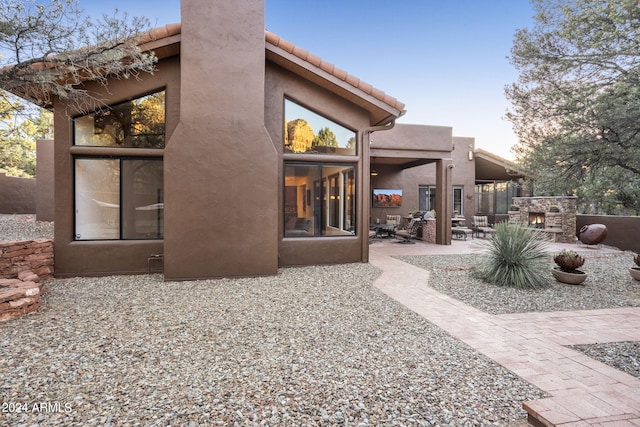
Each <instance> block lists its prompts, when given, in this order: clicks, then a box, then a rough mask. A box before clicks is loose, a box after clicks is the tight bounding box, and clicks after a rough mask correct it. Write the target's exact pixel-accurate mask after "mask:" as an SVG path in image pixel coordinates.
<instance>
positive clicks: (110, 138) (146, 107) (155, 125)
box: [73, 91, 165, 148]
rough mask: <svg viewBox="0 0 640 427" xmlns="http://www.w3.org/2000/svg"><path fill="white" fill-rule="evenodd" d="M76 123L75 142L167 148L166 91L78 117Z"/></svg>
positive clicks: (77, 143)
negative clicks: (165, 144) (165, 143)
mask: <svg viewBox="0 0 640 427" xmlns="http://www.w3.org/2000/svg"><path fill="white" fill-rule="evenodd" d="M73 123H74V144H75V145H84V146H93V147H129V148H164V139H165V92H164V91H162V92H157V93H153V94H151V95H146V96H143V97H141V98H137V99H134V100H132V101H127V102H123V103H122V104H117V105H114V106H112V107H110V108H105V109H104V110H101V111H96V112H94V113H92V114H88V115H86V116H81V117H77V118H75V119H74V121H73Z"/></svg>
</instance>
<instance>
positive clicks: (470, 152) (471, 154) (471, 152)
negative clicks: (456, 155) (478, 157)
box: [469, 150, 473, 161]
mask: <svg viewBox="0 0 640 427" xmlns="http://www.w3.org/2000/svg"><path fill="white" fill-rule="evenodd" d="M471 160H473V151H472V150H469V161H471Z"/></svg>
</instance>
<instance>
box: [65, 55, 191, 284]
mask: <svg viewBox="0 0 640 427" xmlns="http://www.w3.org/2000/svg"><path fill="white" fill-rule="evenodd" d="M89 88H90V89H93V88H95V86H89ZM161 88H166V111H165V115H166V134H167V139H168V138H169V136H170V135H171V134H172V133H173V131H174V130H175V128H176V125H177V123H178V119H179V117H178V112H179V111H180V68H179V61H178V58H177V57H172V58H168V59H165V60H162V61H161V62H160V63H159V64H158V69H157V71H156V72H155V73H154V74H153V75H145V76H142V78H141V80H136V79H128V80H115V81H113V82H111V83H110V85H109V93H108V94H107V93H101V95H100V96H101V97H103V98H104V99H105V102H107V103H108V104H115V103H118V102H122V101H125V100H127V99H131V98H135V97H137V96H140V95H143V94H146V93H149V92H152V91H155V90H158V89H161ZM54 113H55V114H54V126H55V130H56V131H55V147H54V159H55V176H56V179H55V197H56V205H55V240H54V244H55V262H56V269H55V270H56V271H55V274H56V276H76V275H103V274H125V273H146V272H147V259H148V257H149V256H150V255H151V254H153V253H162V252H163V242H162V240H141V241H74V238H73V234H74V212H73V209H74V195H73V186H74V184H73V154H72V151H73V149H72V144H73V129H72V122H71V120H70V118H69V116H68V115H67V111H66V109H65V106H64V105H60V104H56V105H55V110H54Z"/></svg>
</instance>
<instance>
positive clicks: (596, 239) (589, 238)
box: [580, 224, 607, 245]
mask: <svg viewBox="0 0 640 427" xmlns="http://www.w3.org/2000/svg"><path fill="white" fill-rule="evenodd" d="M606 238H607V226H606V225H604V224H590V225H585V226H584V227H582V228H581V229H580V241H581V242H582V243H584V244H585V245H597V244H598V243H602V241H603V240H604V239H606Z"/></svg>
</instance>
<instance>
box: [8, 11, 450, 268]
mask: <svg viewBox="0 0 640 427" xmlns="http://www.w3.org/2000/svg"><path fill="white" fill-rule="evenodd" d="M181 20H182V23H181V24H173V25H167V26H164V27H161V28H157V29H155V30H153V31H151V32H150V33H149V34H148V37H147V38H146V39H145V41H144V42H143V44H141V48H142V49H144V50H149V51H154V52H155V54H156V56H157V57H158V58H159V62H158V64H157V71H156V72H155V73H154V74H153V75H145V76H142V79H141V80H135V79H129V80H113V81H111V82H110V84H109V91H108V93H106V92H104V91H102V92H101V91H100V88H99V86H98V85H95V84H92V82H86V83H85V86H86V89H87V90H89V91H94V92H96V94H97V96H98V97H99V98H101V99H105V100H106V102H107V104H108V105H109V106H110V107H111V108H110V109H109V110H105V109H102V110H96V111H94V112H90V113H88V114H87V113H86V112H73V111H69V106H68V105H65V104H64V102H61V101H60V100H57V101H55V102H54V103H53V105H52V106H51V108H52V110H53V111H54V126H55V141H54V162H55V172H54V174H55V179H54V181H55V273H56V275H57V276H73V275H104V274H125V273H145V272H147V271H148V269H149V265H150V263H149V260H150V259H153V260H160V261H162V262H163V266H162V267H163V272H164V277H165V279H167V280H183V279H200V278H209V277H228V276H255V275H270V274H275V273H276V272H277V268H278V267H279V266H292V265H307V264H332V263H346V262H367V261H368V256H369V242H368V227H369V223H370V221H371V187H370V159H371V156H372V155H373V156H374V158H376V159H380V161H381V162H382V163H386V164H387V165H388V167H390V168H395V169H397V170H407V169H409V168H411V167H415V166H418V165H423V164H433V165H434V166H435V169H436V175H437V177H436V180H437V182H438V188H439V189H440V190H439V191H441V195H440V196H438V198H437V199H438V203H441V204H442V206H441V211H442V212H445V213H446V214H445V215H443V217H442V218H441V219H439V223H440V225H439V228H438V230H439V231H438V237H437V240H438V243H440V244H448V243H450V238H451V236H450V227H449V225H448V224H447V221H446V220H445V217H446V216H447V215H448V216H450V210H451V208H450V207H448V199H447V196H446V194H448V191H446V189H447V188H449V187H450V177H451V168H450V165H451V150H452V140H451V138H448V139H447V138H444V139H437V140H434V141H433V143H432V144H427V145H425V144H423V143H422V142H423V140H424V138H420V139H418V140H416V139H414V138H408V139H402V140H399V141H393V140H390V141H386V142H385V141H384V140H382V139H380V140H379V141H380V142H377V141H375V140H372V135H373V136H377V135H383V134H385V133H387V132H389V130H390V129H393V128H394V125H395V120H396V119H397V118H399V117H400V116H401V115H402V114H403V112H404V104H403V103H402V102H400V101H398V100H397V99H395V98H393V97H392V96H389V95H387V94H385V93H384V92H383V91H381V90H378V89H376V88H374V87H373V86H371V85H369V84H367V83H365V82H362V81H360V80H359V79H358V78H356V77H354V76H352V75H350V74H348V73H347V72H345V71H343V70H341V69H339V68H337V67H335V66H334V65H332V64H329V63H327V62H325V61H323V60H322V59H321V58H318V57H316V56H314V55H312V54H310V53H309V52H307V51H305V50H303V49H301V48H299V47H297V46H295V45H293V44H292V43H290V42H288V41H286V40H283V39H281V38H280V37H278V36H277V35H275V34H272V33H270V32H268V31H265V29H264V3H263V1H261V0H254V1H250V2H242V3H233V2H222V1H211V0H183V1H182V4H181ZM18 95H19V94H18ZM403 126H404V125H403ZM310 129H311V130H310ZM399 129H401V132H400V133H401V134H402V128H399ZM404 129H408V130H409V133H413V134H414V135H417V134H420V131H421V130H424V128H420V127H419V126H416V127H405V128H404Z"/></svg>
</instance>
